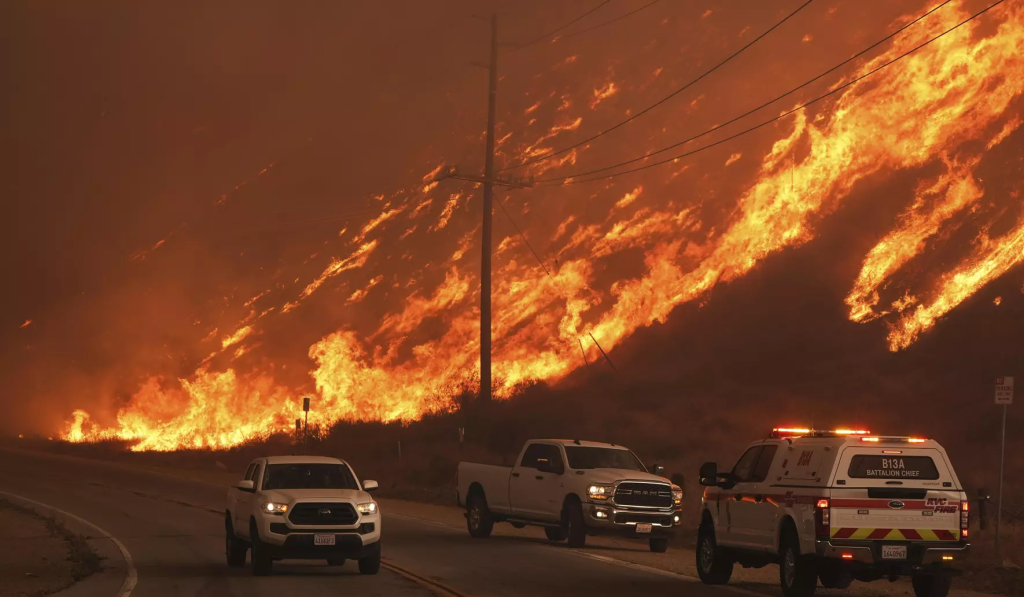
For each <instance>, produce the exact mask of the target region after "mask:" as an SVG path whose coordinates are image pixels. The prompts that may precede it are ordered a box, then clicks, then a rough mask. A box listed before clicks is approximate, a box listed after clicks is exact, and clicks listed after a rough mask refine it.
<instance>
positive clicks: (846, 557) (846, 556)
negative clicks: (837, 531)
mask: <svg viewBox="0 0 1024 597" xmlns="http://www.w3.org/2000/svg"><path fill="white" fill-rule="evenodd" d="M885 543H887V544H892V542H891V541H889V542H885ZM882 544H883V542H882V541H830V540H827V539H819V540H817V541H816V542H815V551H816V552H817V554H818V556H819V557H822V558H828V559H835V560H839V561H841V562H847V563H849V564H851V565H854V566H858V567H872V568H884V569H887V570H888V569H892V570H904V569H914V568H921V567H925V566H936V565H938V566H943V567H946V566H952V565H955V564H958V563H960V562H962V561H963V560H964V559H965V558H966V556H967V551H968V548H969V547H970V545H969V544H967V543H954V542H941V543H937V542H923V541H918V542H914V541H908V542H900V543H899V544H900V545H907V559H906V560H883V559H882Z"/></svg>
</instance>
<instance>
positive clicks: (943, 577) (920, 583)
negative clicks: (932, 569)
mask: <svg viewBox="0 0 1024 597" xmlns="http://www.w3.org/2000/svg"><path fill="white" fill-rule="evenodd" d="M952 582H953V577H952V576H950V575H949V574H947V573H945V572H939V573H932V574H915V575H914V576H913V578H911V584H912V585H914V595H917V597H946V595H948V594H949V587H950V585H951V584H952Z"/></svg>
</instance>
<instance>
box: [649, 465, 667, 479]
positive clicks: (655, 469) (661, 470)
mask: <svg viewBox="0 0 1024 597" xmlns="http://www.w3.org/2000/svg"><path fill="white" fill-rule="evenodd" d="M651 472H652V473H654V474H655V475H658V476H659V477H664V476H665V467H663V466H661V465H660V464H652V465H651Z"/></svg>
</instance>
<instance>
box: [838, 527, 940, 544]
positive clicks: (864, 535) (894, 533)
mask: <svg viewBox="0 0 1024 597" xmlns="http://www.w3.org/2000/svg"><path fill="white" fill-rule="evenodd" d="M830 536H831V537H832V538H833V539H866V540H869V541H872V540H878V541H882V540H885V541H957V540H959V539H960V531H959V530H954V531H947V530H944V529H938V530H933V529H851V528H841V529H832V530H831V533H830Z"/></svg>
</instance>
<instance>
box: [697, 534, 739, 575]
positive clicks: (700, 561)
mask: <svg viewBox="0 0 1024 597" xmlns="http://www.w3.org/2000/svg"><path fill="white" fill-rule="evenodd" d="M732 564H733V563H732V560H731V559H729V557H728V556H726V555H725V553H723V551H722V549H721V548H720V547H718V543H717V542H716V541H715V528H714V527H713V526H711V525H710V524H708V523H707V522H705V523H704V524H702V525H700V529H698V530H697V576H699V577H700V580H701V582H703V583H704V584H706V585H724V584H726V583H727V582H729V577H731V576H732Z"/></svg>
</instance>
